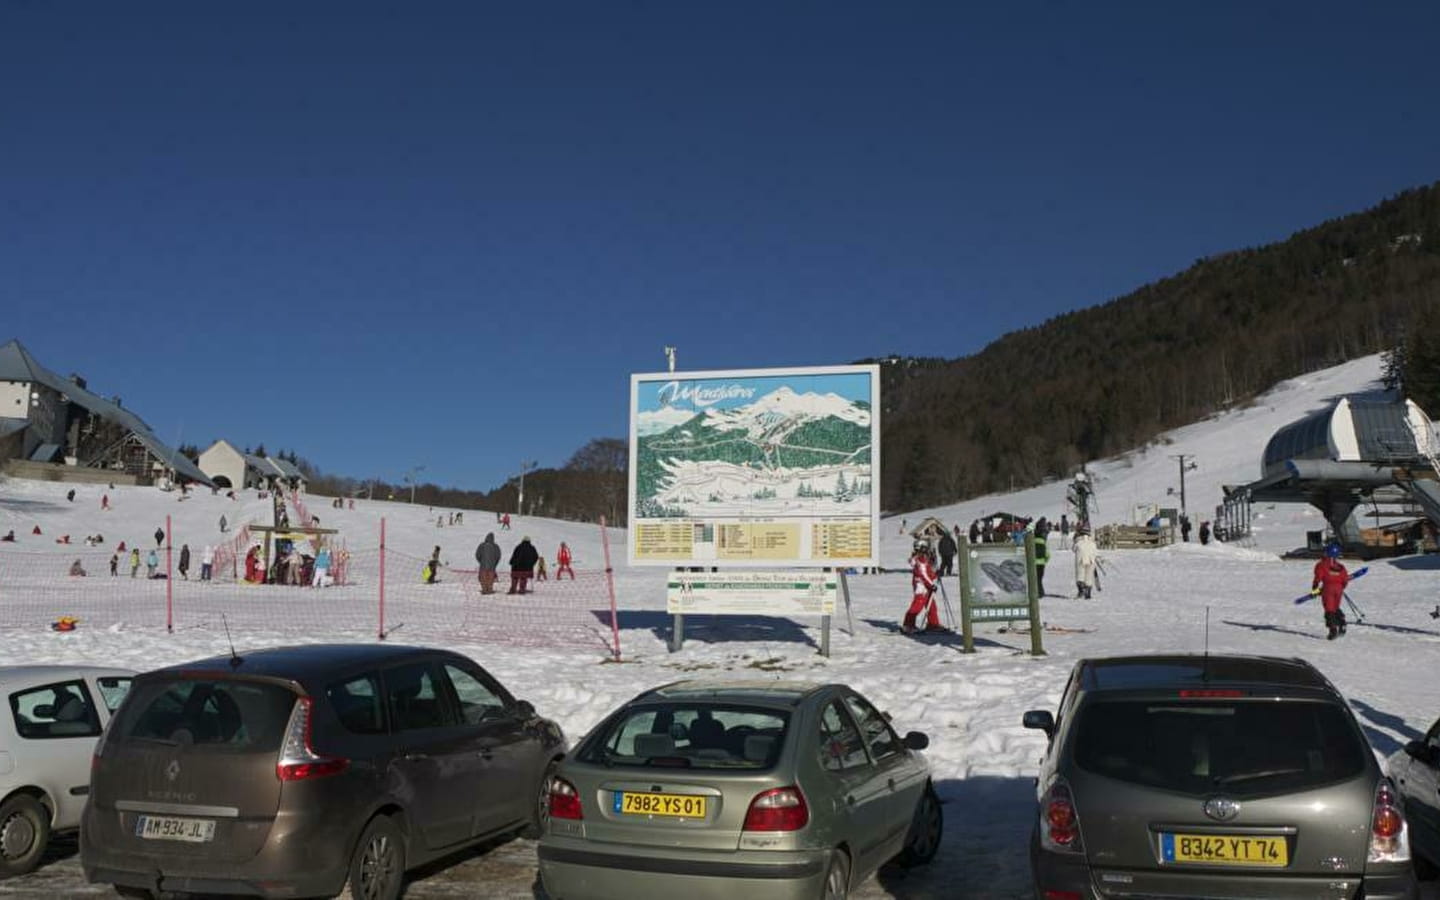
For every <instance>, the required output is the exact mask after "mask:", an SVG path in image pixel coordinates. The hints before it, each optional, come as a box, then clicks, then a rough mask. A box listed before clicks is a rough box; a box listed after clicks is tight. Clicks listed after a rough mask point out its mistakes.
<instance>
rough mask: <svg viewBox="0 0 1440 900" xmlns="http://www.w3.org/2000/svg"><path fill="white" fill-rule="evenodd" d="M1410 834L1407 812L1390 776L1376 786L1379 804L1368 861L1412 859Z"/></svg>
mask: <svg viewBox="0 0 1440 900" xmlns="http://www.w3.org/2000/svg"><path fill="white" fill-rule="evenodd" d="M1409 860H1410V835H1409V833H1408V832H1407V831H1406V830H1405V813H1404V811H1403V810H1402V809H1401V808H1400V801H1399V799H1398V798H1397V797H1396V796H1395V785H1394V784H1392V783H1391V782H1390V779H1388V778H1382V779H1380V783H1379V784H1378V785H1376V786H1375V806H1374V807H1373V810H1372V812H1371V813H1370V852H1369V854H1368V855H1367V856H1366V862H1372V863H1374V862H1408V861H1409Z"/></svg>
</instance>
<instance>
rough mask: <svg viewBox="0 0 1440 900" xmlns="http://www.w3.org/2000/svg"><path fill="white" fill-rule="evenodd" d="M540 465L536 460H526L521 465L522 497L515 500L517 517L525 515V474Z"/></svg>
mask: <svg viewBox="0 0 1440 900" xmlns="http://www.w3.org/2000/svg"><path fill="white" fill-rule="evenodd" d="M538 465H539V463H537V462H535V460H533V459H531V460H526V461H524V462H522V463H520V496H519V497H518V498H516V500H515V515H517V516H520V515H524V514H525V473H526V472H529V471H531V470H533V469H534V468H535V467H536V466H538Z"/></svg>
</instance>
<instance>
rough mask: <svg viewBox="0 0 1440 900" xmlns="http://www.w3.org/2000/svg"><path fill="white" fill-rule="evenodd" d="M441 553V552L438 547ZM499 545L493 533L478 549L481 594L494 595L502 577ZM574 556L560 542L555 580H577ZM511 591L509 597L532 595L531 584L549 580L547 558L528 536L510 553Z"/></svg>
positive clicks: (556, 554) (566, 546)
mask: <svg viewBox="0 0 1440 900" xmlns="http://www.w3.org/2000/svg"><path fill="white" fill-rule="evenodd" d="M436 550H437V551H438V550H439V548H438V547H437V548H436ZM501 555H502V554H501V551H500V545H499V544H497V543H495V532H493V531H491V532H489V533H487V534H486V535H485V540H483V541H481V542H480V545H479V546H478V547H476V548H475V562H476V563H477V564H478V565H479V567H480V571H479V576H480V593H482V594H493V593H495V581H496V579H497V578H498V577H499V575H498V570H499V568H500V558H501ZM572 561H573V556H572V554H571V552H570V545H569V544H567V543H565V542H564V541H561V542H560V549H559V550H557V551H555V580H556V581H559V580H560V579H561V578H563V577H564V576H565V575H566V573H569V575H570V580H571V581H574V580H575V570H574V569H573V568H572V567H571V562H572ZM509 565H510V589H509V590H508V591H506V592H505V593H507V594H528V593H530V581H531V579H534V580H536V581H546V580H548V579H549V572H548V571H547V569H546V567H545V557H543V556H541V555H540V551H538V550H536V549H535V545H534V544H532V543H531V542H530V536H529V535H526V536H524V537H522V538H521V539H520V543H518V544H516V545H515V549H514V550H512V551H510V560H509Z"/></svg>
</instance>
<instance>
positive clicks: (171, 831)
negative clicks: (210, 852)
mask: <svg viewBox="0 0 1440 900" xmlns="http://www.w3.org/2000/svg"><path fill="white" fill-rule="evenodd" d="M135 833H136V834H137V835H139V836H140V837H142V838H145V839H146V840H151V841H189V842H190V843H192V844H204V843H208V842H209V841H213V840H215V820H214V819H182V818H179V817H176V816H138V817H136V819H135Z"/></svg>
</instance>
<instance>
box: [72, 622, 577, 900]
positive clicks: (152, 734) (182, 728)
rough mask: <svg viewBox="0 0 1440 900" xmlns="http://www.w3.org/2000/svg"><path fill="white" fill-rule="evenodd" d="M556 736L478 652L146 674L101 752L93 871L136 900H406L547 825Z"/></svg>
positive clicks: (304, 654) (84, 854) (272, 655)
mask: <svg viewBox="0 0 1440 900" xmlns="http://www.w3.org/2000/svg"><path fill="white" fill-rule="evenodd" d="M564 752H565V740H564V737H563V736H562V735H561V733H560V729H559V727H558V726H556V725H555V723H553V722H551V721H549V720H547V719H543V718H541V717H539V716H538V715H536V713H535V710H534V709H533V708H532V707H531V705H530V704H529V703H527V702H525V701H523V700H516V699H514V698H513V697H511V695H510V694H509V692H508V691H506V690H505V688H504V687H502V686H501V685H500V683H499V682H498V681H496V680H495V679H494V678H493V677H491V676H490V674H489V673H488V672H486V671H485V670H484V669H483V668H481V667H480V666H478V665H476V664H475V663H474V662H473V661H472V660H470V659H469V658H468V657H465V656H461V655H460V654H458V653H451V652H449V651H445V650H434V649H427V648H422V647H403V646H391V645H386V644H329V645H326V644H317V645H310V646H303V647H287V648H279V649H272V650H261V651H257V652H253V653H246V654H244V655H241V656H234V657H228V656H220V657H215V658H213V659H207V660H202V661H200V662H195V663H188V664H185V665H180V666H174V667H171V668H167V669H160V670H158V671H154V672H148V673H146V674H144V675H141V676H139V677H138V678H136V679H135V682H134V684H133V686H132V687H131V689H130V693H129V694H128V695H127V697H126V698H125V701H124V703H123V704H121V706H120V709H119V710H117V712H116V714H115V717H114V719H113V720H112V722H111V724H110V728H109V729H108V730H107V731H106V732H105V737H104V738H103V739H102V740H101V742H100V743H99V745H98V746H97V747H96V750H95V759H94V765H93V768H92V773H91V781H90V802H89V803H88V804H87V805H86V807H85V813H84V816H83V818H82V823H81V831H80V859H81V864H82V866H83V867H84V870H85V876H86V878H88V879H89V880H90V881H96V882H108V883H111V884H113V885H115V886H116V889H117V890H118V891H119V892H120V893H121V894H122V895H125V896H146V895H148V894H149V893H151V892H155V893H159V892H162V891H186V892H195V893H230V894H245V895H249V896H266V897H311V896H322V895H323V896H333V895H335V894H337V893H339V892H340V891H341V890H342V888H343V887H344V886H345V885H346V884H347V882H348V885H349V890H350V893H351V894H352V895H353V896H355V897H363V898H366V900H381V898H394V897H396V896H398V895H399V893H400V890H401V885H402V881H403V877H404V873H405V871H406V870H407V869H410V868H414V867H415V866H417V865H419V864H421V863H424V862H426V861H428V860H433V859H436V858H437V857H440V856H443V855H446V854H449V853H452V852H454V851H455V850H457V849H459V848H462V847H465V846H467V845H470V844H474V843H476V842H478V841H481V840H484V839H486V838H488V837H491V836H495V835H500V834H504V833H507V832H511V831H516V830H520V829H528V830H530V831H531V832H533V833H536V834H538V832H539V831H540V830H541V828H542V827H543V819H544V815H545V810H546V808H547V805H546V804H545V803H542V802H541V801H542V799H547V795H546V794H545V792H543V791H542V786H543V784H544V782H545V779H546V778H548V775H549V771H550V769H551V766H552V765H553V764H554V762H555V761H556V760H558V759H559V758H560V757H561V756H562V755H563V754H564Z"/></svg>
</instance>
